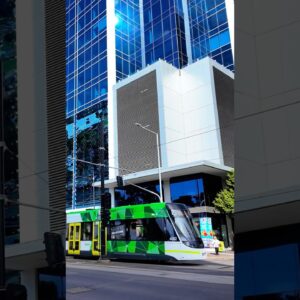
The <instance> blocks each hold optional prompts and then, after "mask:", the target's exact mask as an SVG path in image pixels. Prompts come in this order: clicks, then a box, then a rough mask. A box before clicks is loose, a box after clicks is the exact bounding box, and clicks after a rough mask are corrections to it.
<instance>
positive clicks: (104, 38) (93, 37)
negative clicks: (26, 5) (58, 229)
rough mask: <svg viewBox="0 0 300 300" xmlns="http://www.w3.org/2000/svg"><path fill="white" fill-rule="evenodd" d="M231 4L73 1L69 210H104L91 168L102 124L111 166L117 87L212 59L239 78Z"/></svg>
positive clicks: (211, 0) (69, 0) (69, 5)
mask: <svg viewBox="0 0 300 300" xmlns="http://www.w3.org/2000/svg"><path fill="white" fill-rule="evenodd" d="M228 1H231V2H233V0H66V11H67V18H66V22H67V24H66V25H67V33H66V50H67V60H66V63H67V74H66V89H67V105H66V118H67V134H68V142H67V146H68V158H67V169H68V172H67V208H70V207H73V208H75V207H80V206H88V205H92V204H94V205H95V204H99V200H98V199H99V194H98V192H99V191H98V189H96V190H94V189H93V187H92V183H93V181H96V180H99V170H98V169H99V168H98V167H97V166H96V165H93V164H90V163H87V162H91V163H94V164H96V163H99V139H98V136H99V134H98V124H99V122H102V124H104V133H105V149H106V151H105V161H106V164H108V151H107V150H108V149H107V147H108V146H107V145H108V138H109V137H108V126H109V125H108V123H109V122H108V113H107V112H108V110H109V106H110V105H112V97H113V89H112V87H113V85H114V84H115V83H116V82H117V81H119V80H121V79H123V78H125V77H127V76H129V75H131V74H133V73H135V72H137V71H138V70H141V69H142V68H144V67H146V66H147V65H149V64H152V63H154V62H155V61H157V60H159V59H163V60H165V61H167V62H168V63H170V64H172V65H174V66H175V67H177V68H182V67H184V66H186V65H188V64H191V63H193V62H194V61H196V60H198V59H201V58H203V57H206V56H210V57H212V58H213V59H215V60H217V61H218V62H219V63H220V64H222V65H224V66H225V67H227V68H228V69H230V70H233V68H234V66H233V55H232V44H231V42H230V31H229V25H228V19H227V13H226V7H227V5H226V2H228ZM111 138H112V137H111ZM106 171H107V172H108V170H106ZM73 187H76V188H73Z"/></svg>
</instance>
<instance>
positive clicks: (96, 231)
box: [92, 221, 100, 256]
mask: <svg viewBox="0 0 300 300" xmlns="http://www.w3.org/2000/svg"><path fill="white" fill-rule="evenodd" d="M93 224H94V226H93V246H92V254H93V256H99V255H100V222H98V221H97V222H94V223H93Z"/></svg>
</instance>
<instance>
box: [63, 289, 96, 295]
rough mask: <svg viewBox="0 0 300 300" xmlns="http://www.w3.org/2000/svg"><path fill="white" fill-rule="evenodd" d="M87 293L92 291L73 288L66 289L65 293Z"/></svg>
mask: <svg viewBox="0 0 300 300" xmlns="http://www.w3.org/2000/svg"><path fill="white" fill-rule="evenodd" d="M89 291H92V289H91V288H87V287H74V288H70V289H67V293H69V294H79V293H85V292H89Z"/></svg>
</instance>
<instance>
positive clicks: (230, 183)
mask: <svg viewBox="0 0 300 300" xmlns="http://www.w3.org/2000/svg"><path fill="white" fill-rule="evenodd" d="M213 204H214V206H215V208H217V209H218V210H219V211H220V212H221V213H225V214H227V215H228V216H229V217H231V218H232V217H233V213H234V171H230V172H228V173H227V179H226V187H225V188H224V189H222V190H221V191H220V192H219V193H218V194H217V196H216V198H215V200H214V201H213Z"/></svg>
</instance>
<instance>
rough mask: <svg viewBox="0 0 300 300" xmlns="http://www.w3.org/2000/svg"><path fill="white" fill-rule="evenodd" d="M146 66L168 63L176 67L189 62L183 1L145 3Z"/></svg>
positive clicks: (166, 0) (151, 1)
mask: <svg viewBox="0 0 300 300" xmlns="http://www.w3.org/2000/svg"><path fill="white" fill-rule="evenodd" d="M143 14H144V33H145V56H146V64H152V63H153V62H155V61H157V60H158V59H160V58H161V59H164V60H166V61H167V62H169V63H171V64H173V65H174V66H176V67H182V66H185V65H186V64H187V62H188V57H187V49H186V38H185V26H184V15H183V8H182V1H181V0H154V1H153V0H144V5H143Z"/></svg>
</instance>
